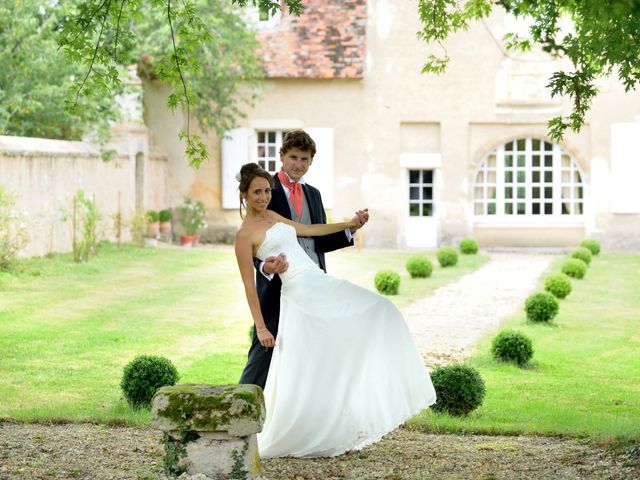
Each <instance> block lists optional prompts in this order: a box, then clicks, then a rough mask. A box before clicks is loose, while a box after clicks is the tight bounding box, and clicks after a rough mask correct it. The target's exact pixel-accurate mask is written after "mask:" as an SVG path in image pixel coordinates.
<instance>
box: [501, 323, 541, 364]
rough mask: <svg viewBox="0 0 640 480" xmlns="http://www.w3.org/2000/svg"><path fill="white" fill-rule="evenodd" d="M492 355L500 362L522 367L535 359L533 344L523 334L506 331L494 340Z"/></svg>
mask: <svg viewBox="0 0 640 480" xmlns="http://www.w3.org/2000/svg"><path fill="white" fill-rule="evenodd" d="M491 354H492V355H493V358H495V359H496V360H498V361H500V362H513V363H515V364H516V365H518V366H519V367H521V366H523V365H524V364H525V363H527V362H528V361H529V360H531V358H532V357H533V344H532V343H531V339H530V338H529V337H527V336H526V335H525V334H523V333H520V332H513V331H511V330H504V331H502V332H500V333H499V334H498V335H496V336H495V337H494V338H493V341H492V342H491Z"/></svg>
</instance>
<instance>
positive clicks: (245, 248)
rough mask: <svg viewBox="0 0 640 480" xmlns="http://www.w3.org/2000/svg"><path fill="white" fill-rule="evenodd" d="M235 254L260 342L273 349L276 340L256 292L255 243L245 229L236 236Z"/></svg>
mask: <svg viewBox="0 0 640 480" xmlns="http://www.w3.org/2000/svg"><path fill="white" fill-rule="evenodd" d="M235 252H236V260H237V261H238V269H239V270H240V276H241V277H242V283H243V284H244V293H245V295H246V297H247V303H248V304H249V310H250V311H251V317H253V322H254V324H255V326H256V334H257V336H258V340H260V344H261V345H262V346H264V347H273V346H274V345H275V339H274V338H273V335H272V334H271V332H270V331H269V330H268V329H267V326H266V324H265V323H264V318H263V316H262V311H261V310H260V301H259V300H258V291H257V290H256V281H255V278H254V276H253V274H254V269H253V243H252V241H251V236H250V235H249V234H248V232H247V231H246V230H244V229H240V230H239V231H238V234H237V235H236V243H235Z"/></svg>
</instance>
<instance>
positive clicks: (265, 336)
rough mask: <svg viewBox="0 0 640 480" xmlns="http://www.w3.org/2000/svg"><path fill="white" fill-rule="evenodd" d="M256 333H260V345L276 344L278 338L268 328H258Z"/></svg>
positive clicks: (267, 346)
mask: <svg viewBox="0 0 640 480" xmlns="http://www.w3.org/2000/svg"><path fill="white" fill-rule="evenodd" d="M256 334H257V335H258V341H259V342H260V345H262V346H263V347H265V348H272V347H273V346H274V345H275V344H276V339H275V338H273V335H271V332H270V331H269V330H268V329H266V328H264V329H262V330H256Z"/></svg>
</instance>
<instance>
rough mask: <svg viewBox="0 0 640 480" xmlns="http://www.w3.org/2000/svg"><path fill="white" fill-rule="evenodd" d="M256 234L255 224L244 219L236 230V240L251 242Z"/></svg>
mask: <svg viewBox="0 0 640 480" xmlns="http://www.w3.org/2000/svg"><path fill="white" fill-rule="evenodd" d="M256 234H257V225H256V224H255V223H253V222H247V221H244V222H242V224H241V225H240V227H239V228H238V231H237V232H236V242H238V241H241V242H251V243H253V241H254V239H255V237H256Z"/></svg>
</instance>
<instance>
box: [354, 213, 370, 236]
mask: <svg viewBox="0 0 640 480" xmlns="http://www.w3.org/2000/svg"><path fill="white" fill-rule="evenodd" d="M352 221H355V223H356V226H355V227H354V228H352V229H351V230H353V231H356V230H358V229H360V228H362V227H363V226H364V224H365V223H367V222H368V221H369V209H368V208H365V209H364V210H358V211H357V212H356V214H355V216H354V217H353V220H352Z"/></svg>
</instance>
